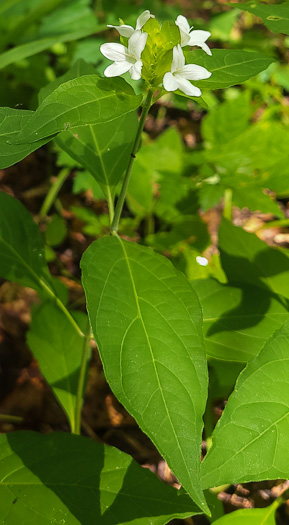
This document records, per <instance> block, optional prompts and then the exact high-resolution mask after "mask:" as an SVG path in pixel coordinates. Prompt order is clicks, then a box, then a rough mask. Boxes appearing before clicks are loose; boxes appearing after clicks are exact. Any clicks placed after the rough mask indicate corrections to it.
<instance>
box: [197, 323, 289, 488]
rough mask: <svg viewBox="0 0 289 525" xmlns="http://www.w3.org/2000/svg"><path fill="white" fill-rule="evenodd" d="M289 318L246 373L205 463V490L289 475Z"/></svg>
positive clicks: (224, 413)
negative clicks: (227, 484) (228, 484)
mask: <svg viewBox="0 0 289 525" xmlns="http://www.w3.org/2000/svg"><path fill="white" fill-rule="evenodd" d="M288 340H289V322H288V321H287V322H286V323H285V324H284V325H283V327H282V328H280V329H279V330H277V331H276V332H275V333H274V335H273V336H272V337H271V339H269V340H268V341H267V343H266V345H265V346H264V348H263V350H261V352H260V354H259V355H258V356H257V357H255V358H254V359H252V360H251V361H250V362H249V364H248V365H247V367H246V368H245V370H244V371H243V372H242V373H241V374H240V376H239V379H238V381H237V383H236V387H235V391H234V392H233V394H232V395H231V396H230V398H229V400H228V403H227V405H226V407H225V410H224V412H223V415H222V417H221V419H220V420H219V422H218V424H217V426H216V429H215V430H214V432H213V445H212V447H211V448H210V450H209V452H208V454H207V456H206V457H205V460H204V461H203V464H202V480H203V481H202V483H203V487H204V488H208V487H215V486H219V485H222V484H223V483H245V482H249V481H260V480H264V479H277V478H285V479H287V478H288V476H289V353H288Z"/></svg>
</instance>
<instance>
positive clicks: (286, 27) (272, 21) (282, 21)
mask: <svg viewBox="0 0 289 525" xmlns="http://www.w3.org/2000/svg"><path fill="white" fill-rule="evenodd" d="M234 7H238V9H243V10H244V11H249V13H253V15H256V16H258V17H259V18H261V19H262V20H263V22H264V24H265V25H266V26H267V27H268V29H270V30H271V31H273V33H285V35H289V2H288V1H287V2H283V3H281V4H277V5H266V4H263V3H262V4H260V3H259V2H255V1H254V2H246V3H243V4H242V3H241V4H238V6H236V5H235V4H234Z"/></svg>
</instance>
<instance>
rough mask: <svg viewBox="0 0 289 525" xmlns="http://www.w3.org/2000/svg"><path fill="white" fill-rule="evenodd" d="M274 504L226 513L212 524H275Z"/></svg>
mask: <svg viewBox="0 0 289 525" xmlns="http://www.w3.org/2000/svg"><path fill="white" fill-rule="evenodd" d="M275 510H276V504H275V503H273V504H272V505H270V506H269V507H266V508H265V509H241V510H236V511H234V512H230V514H226V516H223V517H222V518H220V519H218V520H217V521H213V523H212V525H245V524H246V525H276V520H275Z"/></svg>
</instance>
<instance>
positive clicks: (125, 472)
mask: <svg viewBox="0 0 289 525" xmlns="http://www.w3.org/2000/svg"><path fill="white" fill-rule="evenodd" d="M0 445H1V446H0V461H1V476H0V477H1V484H0V502H1V506H0V521H1V523H3V524H4V523H5V525H19V524H20V523H24V522H25V523H29V524H31V525H40V523H41V525H49V524H51V523H57V524H62V523H63V524H69V525H80V524H81V525H92V524H93V523H95V524H97V525H147V524H148V523H150V524H151V525H165V524H166V523H168V522H169V521H170V520H171V519H172V518H186V517H188V516H192V515H193V514H196V513H197V512H198V509H196V507H195V506H194V504H193V503H192V501H191V499H190V498H189V497H188V496H186V495H181V494H179V493H178V492H177V491H176V490H175V489H173V488H172V487H169V486H168V485H166V484H164V483H162V482H161V481H160V480H159V479H158V478H157V477H156V476H155V475H154V474H152V473H151V472H150V471H149V470H148V469H143V468H141V467H140V466H139V465H138V464H137V463H136V462H135V461H134V460H133V459H132V458H131V457H130V456H128V455H127V454H124V453H123V452H121V451H120V450H117V449H116V448H113V447H108V446H106V445H103V444H101V443H95V442H94V441H92V440H90V439H88V438H84V437H80V436H75V435H72V434H66V433H53V434H49V435H41V434H38V433H34V432H14V433H9V434H6V435H5V434H2V435H1V436H0Z"/></svg>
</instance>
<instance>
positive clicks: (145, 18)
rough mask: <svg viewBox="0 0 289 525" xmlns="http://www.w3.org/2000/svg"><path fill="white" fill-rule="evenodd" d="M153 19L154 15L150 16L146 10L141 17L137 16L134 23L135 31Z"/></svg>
mask: <svg viewBox="0 0 289 525" xmlns="http://www.w3.org/2000/svg"><path fill="white" fill-rule="evenodd" d="M150 18H155V15H151V13H150V11H149V10H148V9H147V10H146V11H144V12H143V13H142V14H141V15H139V17H138V19H137V21H136V27H135V28H136V29H141V28H142V27H143V26H144V25H145V23H146V22H147V21H148V20H149V19H150Z"/></svg>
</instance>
